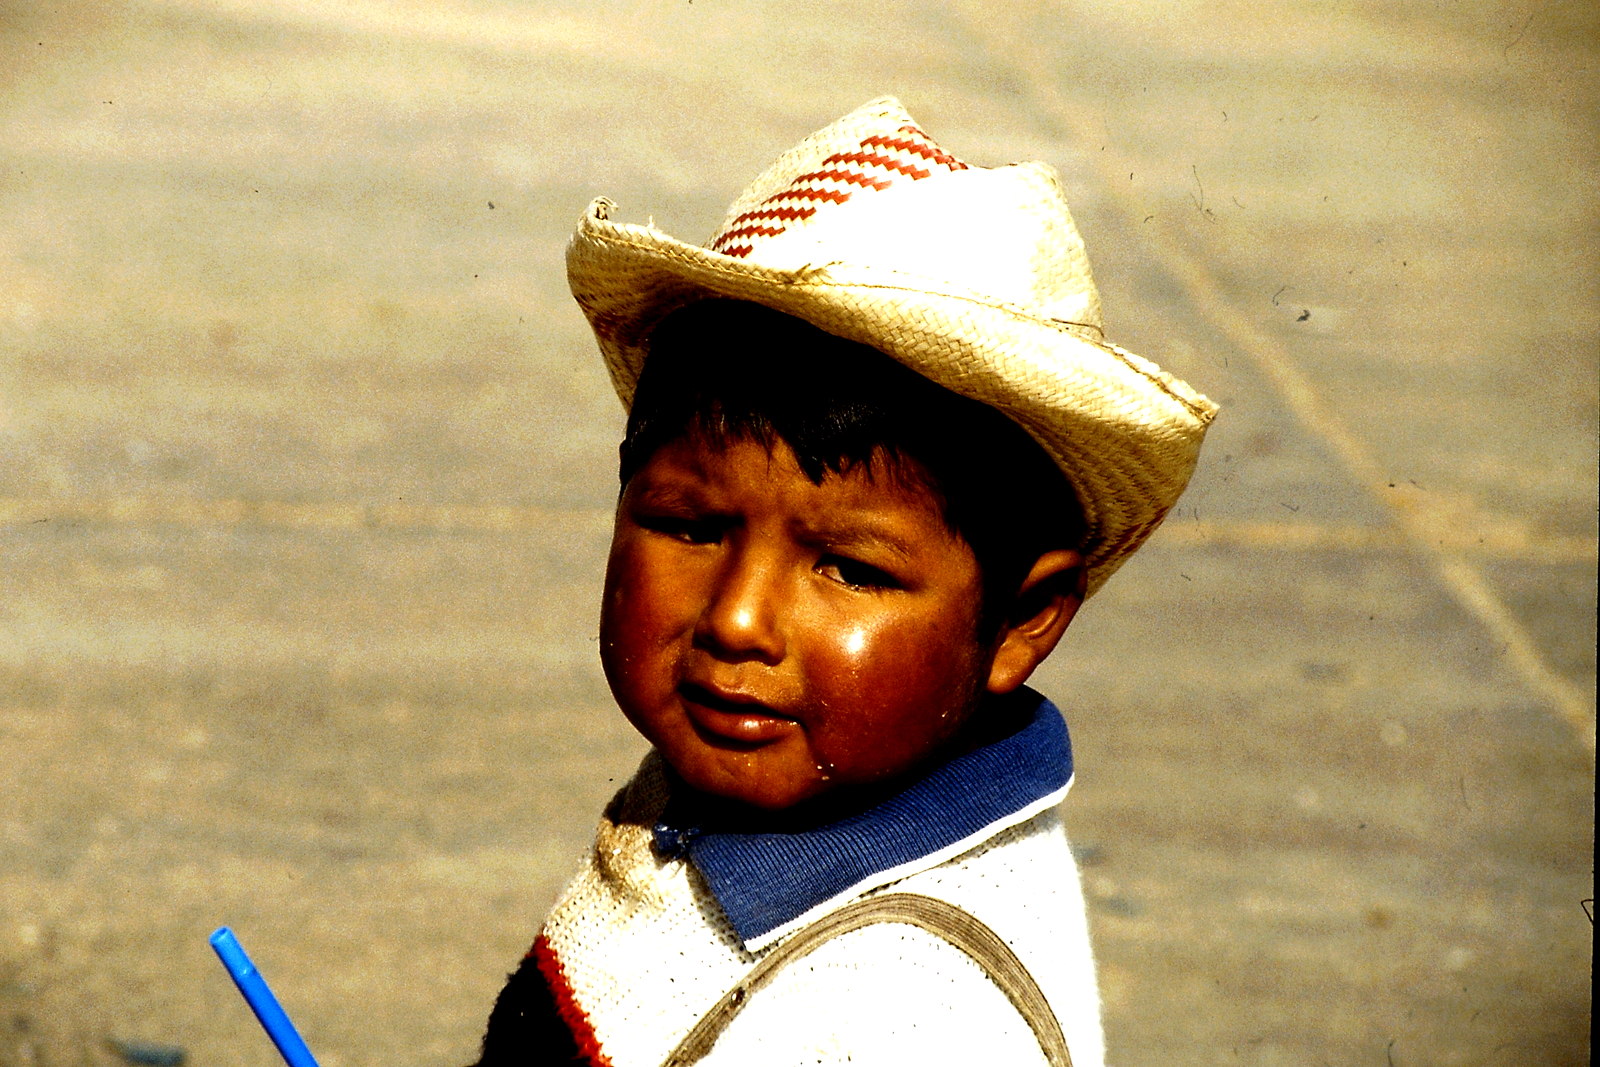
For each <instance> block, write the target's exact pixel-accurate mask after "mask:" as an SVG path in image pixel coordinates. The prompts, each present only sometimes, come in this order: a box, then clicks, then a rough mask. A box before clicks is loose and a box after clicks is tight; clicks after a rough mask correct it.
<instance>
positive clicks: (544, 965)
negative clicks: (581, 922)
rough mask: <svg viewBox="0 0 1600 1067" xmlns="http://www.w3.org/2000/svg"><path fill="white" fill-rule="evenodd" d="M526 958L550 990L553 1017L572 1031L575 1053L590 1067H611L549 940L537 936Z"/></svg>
mask: <svg viewBox="0 0 1600 1067" xmlns="http://www.w3.org/2000/svg"><path fill="white" fill-rule="evenodd" d="M528 956H529V957H530V958H531V959H532V960H533V962H534V965H535V966H536V967H538V968H539V973H540V974H541V975H543V976H544V981H545V985H547V986H549V987H550V996H551V997H552V999H554V1000H555V1002H556V1014H557V1015H559V1016H561V1021H562V1022H564V1023H566V1024H567V1029H568V1030H571V1031H572V1042H573V1044H574V1045H576V1046H577V1047H578V1052H579V1053H580V1054H581V1055H582V1056H583V1057H584V1059H585V1061H586V1062H587V1063H588V1064H589V1065H590V1067H612V1065H611V1060H610V1059H609V1058H607V1056H606V1054H605V1053H604V1052H603V1051H601V1049H600V1039H599V1038H598V1037H596V1036H595V1032H594V1025H593V1024H592V1023H590V1022H589V1016H588V1015H587V1014H586V1013H585V1012H584V1010H583V1007H582V1005H580V1004H579V1003H578V998H577V997H576V996H574V995H573V992H572V985H571V983H570V982H568V981H567V972H566V970H565V969H564V968H563V967H562V966H561V960H560V959H559V958H558V957H557V956H556V952H555V949H553V948H551V947H550V941H549V939H548V938H546V937H545V936H544V935H543V934H540V935H539V936H538V938H537V939H536V940H535V941H534V942H533V948H531V949H529V950H528Z"/></svg>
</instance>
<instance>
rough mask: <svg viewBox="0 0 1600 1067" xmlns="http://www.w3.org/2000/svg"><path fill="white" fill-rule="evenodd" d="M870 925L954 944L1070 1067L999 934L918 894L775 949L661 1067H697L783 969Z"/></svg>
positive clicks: (851, 914)
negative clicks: (914, 930) (896, 926)
mask: <svg viewBox="0 0 1600 1067" xmlns="http://www.w3.org/2000/svg"><path fill="white" fill-rule="evenodd" d="M873 923H906V924H907V925H910V926H916V927H920V928H922V929H924V930H926V931H928V932H929V933H931V934H933V935H935V936H936V937H939V938H942V939H943V940H945V941H948V942H950V944H952V945H954V946H955V947H956V948H959V949H960V950H961V951H962V952H965V953H966V954H967V955H968V956H971V957H972V959H973V960H974V961H975V962H976V963H977V964H978V966H979V967H982V968H983V970H984V973H985V974H987V975H988V976H989V978H990V979H991V980H992V981H993V982H994V984H995V985H997V986H999V987H1000V991H1001V992H1002V993H1004V994H1005V995H1006V999H1007V1000H1009V1001H1011V1003H1012V1006H1013V1007H1015V1008H1016V1009H1017V1011H1018V1012H1019V1013H1020V1014H1021V1015H1022V1018H1023V1019H1024V1020H1025V1021H1026V1022H1027V1024H1028V1026H1029V1028H1030V1029H1032V1030H1033V1036H1034V1037H1035V1038H1036V1039H1037V1040H1038V1042H1039V1047H1040V1048H1041V1049H1043V1050H1044V1056H1045V1061H1046V1062H1047V1063H1049V1064H1050V1067H1072V1056H1071V1055H1070V1054H1069V1053H1068V1052H1067V1039H1066V1035H1065V1034H1063V1033H1062V1032H1061V1024H1060V1023H1059V1022H1058V1021H1057V1020H1056V1015H1055V1012H1053V1011H1051V1010H1050V1003H1049V1001H1047V1000H1045V998H1044V993H1043V992H1042V991H1041V990H1040V989H1039V983H1037V982H1035V981H1034V980H1033V976H1032V975H1031V974H1029V973H1028V969H1027V968H1026V967H1024V966H1023V965H1022V961H1021V960H1019V959H1017V954H1016V953H1015V952H1012V951H1011V948H1010V946H1008V945H1007V944H1006V943H1005V942H1004V941H1002V940H1000V935H998V934H996V933H995V932H994V931H993V930H991V929H989V928H988V927H987V926H985V925H984V924H983V923H981V922H979V921H978V920H977V919H976V918H974V917H973V916H971V915H969V914H968V913H967V912H964V911H962V910H961V909H960V908H958V907H956V906H955V905H954V904H947V903H945V902H944V901H942V900H935V899H934V898H933V897H925V896H922V895H921V894H919V893H888V894H885V895H883V896H880V897H869V898H867V899H866V900H860V901H857V902H856V903H854V904H847V905H845V906H844V907H842V908H840V909H839V910H838V911H835V912H833V913H831V914H829V915H827V916H824V917H823V918H821V919H819V920H817V921H816V922H815V923H812V924H811V925H810V926H808V927H806V928H805V929H803V930H801V931H800V932H799V933H798V934H795V935H794V937H792V938H790V939H789V940H787V941H785V942H784V943H783V944H781V945H779V946H778V947H777V948H775V949H773V950H772V951H771V952H770V953H768V954H767V956H766V957H765V958H764V959H763V960H762V961H761V962H760V963H758V964H756V965H755V967H754V968H752V969H751V971H750V973H749V974H748V975H746V976H745V977H744V980H743V981H741V982H740V983H739V984H738V985H736V986H734V987H733V988H732V989H730V990H728V992H727V994H726V995H724V996H723V998H722V999H721V1000H720V1001H718V1002H717V1003H716V1005H715V1006H714V1007H713V1008H712V1009H711V1010H710V1011H708V1012H706V1014H705V1017H704V1018H702V1019H701V1020H700V1021H699V1022H698V1023H696V1024H695V1026H694V1029H693V1030H690V1031H689V1034H688V1036H687V1037H685V1038H684V1039H683V1041H682V1042H681V1043H680V1044H679V1045H678V1047H677V1048H676V1049H674V1050H673V1053H672V1055H670V1056H668V1057H667V1059H666V1062H665V1063H663V1064H662V1067H688V1065H689V1064H692V1063H698V1062H700V1060H701V1059H702V1058H703V1057H704V1056H706V1055H707V1054H708V1053H709V1052H710V1051H711V1047H712V1045H714V1044H716V1041H717V1038H718V1037H720V1036H721V1035H722V1031H724V1030H726V1029H727V1028H728V1024H729V1023H731V1022H733V1018H734V1016H736V1015H738V1014H739V1012H740V1011H741V1010H743V1008H744V1006H745V1003H746V1002H747V1001H748V1000H749V999H750V995H751V994H752V993H754V992H756V991H757V990H759V989H761V988H762V987H763V986H765V985H767V984H768V983H770V982H771V981H772V979H773V977H774V976H775V975H776V974H777V973H778V971H779V969H780V968H782V967H784V966H786V965H788V964H790V963H793V962H794V961H795V960H798V959H801V958H802V957H804V956H807V955H809V954H810V953H811V952H813V951H815V950H816V949H817V948H818V947H820V946H821V945H822V944H823V943H824V942H826V941H831V940H832V939H834V938H836V937H838V936H839V935H841V934H847V933H849V932H850V931H851V930H858V929H860V928H861V927H863V926H869V925H871V924H873Z"/></svg>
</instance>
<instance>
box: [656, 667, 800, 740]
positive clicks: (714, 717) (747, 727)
mask: <svg viewBox="0 0 1600 1067" xmlns="http://www.w3.org/2000/svg"><path fill="white" fill-rule="evenodd" d="M678 696H679V697H680V698H681V699H682V701H683V709H684V712H685V713H686V714H687V715H688V716H689V721H690V722H691V723H693V724H694V726H695V728H696V729H697V730H699V731H700V732H701V733H702V734H710V735H711V736H713V737H716V738H719V739H721V740H724V741H733V742H736V743H738V744H745V745H763V744H766V743H768V742H770V741H776V740H778V739H779V738H780V737H783V736H784V735H786V734H788V733H790V732H791V731H792V730H793V729H794V728H795V727H796V725H798V722H797V720H795V719H794V718H792V717H790V716H788V715H785V714H783V713H782V712H779V711H774V710H773V709H772V708H769V707H767V706H766V705H765V704H762V703H760V702H759V701H756V700H754V699H751V698H749V697H747V696H744V695H743V694H739V693H728V692H719V691H717V690H714V689H708V688H706V687H705V686H703V685H696V684H695V683H693V682H683V683H681V684H680V685H679V686H678Z"/></svg>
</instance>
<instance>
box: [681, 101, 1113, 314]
mask: <svg viewBox="0 0 1600 1067" xmlns="http://www.w3.org/2000/svg"><path fill="white" fill-rule="evenodd" d="M706 248H708V249H709V250H711V251H713V252H717V253H720V254H722V255H725V256H729V257H732V258H735V259H742V260H745V261H746V262H748V263H750V264H752V265H759V266H763V267H771V268H777V269H782V270H790V271H797V270H802V269H806V268H813V269H814V268H821V267H827V268H829V269H833V270H845V271H848V272H851V273H852V274H853V275H865V274H868V273H870V274H873V275H876V276H878V277H879V278H880V279H881V280H884V281H891V279H887V278H885V277H884V276H885V275H893V274H899V275H905V276H907V279H908V280H909V279H913V278H914V279H915V280H916V281H915V284H917V285H919V286H920V287H923V288H927V287H929V286H933V287H936V288H939V289H943V290H945V291H948V292H950V293H951V295H961V294H970V295H979V296H982V297H984V298H986V299H989V300H995V301H1000V302H1003V303H1008V304H1013V305H1016V306H1017V307H1018V308H1025V309H1027V310H1028V311H1029V312H1030V313H1032V314H1034V315H1038V316H1040V317H1043V318H1048V319H1055V320H1057V321H1061V322H1067V323H1073V324H1077V325H1080V326H1084V327H1088V328H1090V329H1091V330H1092V331H1094V333H1095V335H1097V336H1098V334H1099V333H1100V331H1101V325H1102V324H1101V317H1100V296H1099V292H1098V291H1097V290H1096V288H1095V285H1094V279H1093V276H1092V274H1091V272H1090V269H1089V257H1088V253H1087V251H1086V250H1085V249H1084V245H1083V239H1082V237H1081V236H1080V235H1079V234H1078V230H1077V227H1076V225H1075V224H1074V223H1073V221H1072V215H1071V213H1070V211H1068V209H1067V204H1066V199H1065V197H1063V195H1062V193H1061V188H1060V183H1059V182H1058V180H1057V178H1056V175H1055V171H1054V170H1052V169H1051V168H1050V167H1048V166H1046V165H1045V164H1042V163H1024V164H1015V165H1012V166H1006V167H999V168H995V169H992V170H991V169H985V168H976V167H971V166H969V165H968V164H967V163H965V162H963V161H962V160H960V159H957V158H956V157H955V156H953V155H951V154H950V153H949V152H946V151H945V150H944V149H942V148H941V147H939V145H938V144H936V143H935V142H934V141H933V139H932V138H931V137H929V136H928V135H927V134H926V133H925V132H923V130H922V129H921V128H919V127H918V126H917V125H916V123H915V122H914V121H913V120H912V119H911V116H910V115H909V114H908V113H907V112H906V111H905V109H904V108H903V107H902V106H901V105H900V103H899V102H898V101H897V100H895V99H894V98H892V97H884V98H882V99H879V100H874V101H872V102H871V103H869V104H867V105H865V106H864V107H861V108H858V109H857V110H855V111H853V112H851V113H850V114H848V115H846V116H844V117H843V118H842V119H839V120H838V121H837V122H834V123H832V124H831V125H829V126H826V127H824V128H823V129H822V130H819V131H818V132H817V133H815V134H813V135H811V136H810V137H808V138H806V139H805V140H804V141H802V142H800V144H798V145H796V146H795V147H794V148H792V149H790V150H789V151H788V152H786V153H784V154H783V155H782V156H780V157H779V158H778V159H777V160H776V161H775V162H774V163H773V164H772V165H771V166H769V167H768V168H767V169H766V171H764V172H763V173H762V174H761V176H760V177H758V178H756V180H755V181H754V182H752V183H751V184H750V185H749V187H748V188H746V189H745V191H744V192H743V193H742V194H740V196H739V198H738V199H737V200H735V201H734V203H733V205H732V206H731V207H730V208H729V210H728V213H727V216H726V217H725V218H724V220H723V223H722V225H721V226H720V227H719V228H718V229H717V231H716V233H715V234H713V235H712V237H711V239H710V240H709V241H708V242H707V244H706Z"/></svg>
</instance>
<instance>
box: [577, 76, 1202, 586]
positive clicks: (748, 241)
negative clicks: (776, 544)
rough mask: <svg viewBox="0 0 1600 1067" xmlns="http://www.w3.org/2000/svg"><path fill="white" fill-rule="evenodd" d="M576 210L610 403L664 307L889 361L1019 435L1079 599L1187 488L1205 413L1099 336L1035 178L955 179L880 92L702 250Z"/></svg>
mask: <svg viewBox="0 0 1600 1067" xmlns="http://www.w3.org/2000/svg"><path fill="white" fill-rule="evenodd" d="M612 209H613V205H612V203H611V202H610V201H608V200H605V199H600V200H596V201H595V202H594V203H593V204H591V205H590V207H589V210H588V211H587V212H586V213H585V215H584V217H583V219H582V220H581V221H580V223H579V225H578V230H577V232H576V233H575V234H574V235H573V238H572V241H571V243H570V244H569V245H568V249H567V272H568V280H569V282H570V284H571V287H572V293H573V296H574V297H575V298H576V299H577V301H578V304H579V306H580V307H581V308H582V309H583V311H584V314H585V315H587V316H588V319H589V322H590V324H591V325H592V326H593V328H594V331H595V335H596V337H597V338H598V340H599V343H600V350H601V353H602V355H603V356H604V358H605V361H606V366H607V368H608V369H609V371H610V373H611V377H612V381H613V383H614V384H615V386H616V389H617V393H618V395H619V396H620V397H621V398H622V401H623V403H624V404H625V405H626V404H629V403H631V401H632V397H633V389H634V385H635V383H636V382H637V380H638V376H639V370H640V367H641V366H642V365H643V362H644V358H645V356H646V354H647V351H648V347H647V346H648V340H649V335H650V332H651V330H652V329H654V327H655V325H656V324H657V323H659V322H660V321H661V319H662V318H663V317H665V316H666V315H667V314H668V313H670V312H672V311H674V310H676V309H678V308H680V307H683V306H685V305H687V304H691V303H694V302H696V301H698V300H704V299H707V298H711V297H723V298H729V299H736V300H748V301H751V302H753V303H757V304H763V305H765V306H767V307H770V308H773V309H774V310H777V311H781V312H784V313H786V314H790V315H793V316H795V317H797V318H800V319H803V320H805V321H807V322H810V323H812V324H813V325H815V326H817V327H819V328H821V329H823V330H826V331H827V332H829V333H832V334H835V335H837V336H840V337H843V338H846V339H848V340H852V341H858V342H861V343H863V344H866V345H870V346H871V347H873V348H876V349H878V350H879V351H881V352H884V353H886V354H888V355H889V356H892V357H893V358H895V359H897V360H899V361H900V362H902V363H904V364H905V365H906V366H908V367H910V368H911V369H912V370H915V371H916V372H918V373H919V374H922V375H924V376H925V377H927V378H929V379H931V380H933V381H935V382H937V383H938V384H940V385H942V386H944V387H945V388H947V389H950V390H952V391H954V392H957V393H960V394H962V395H964V396H968V397H971V398H973V399H975V400H978V401H981V402H983V403H985V404H989V405H992V406H993V407H996V408H998V409H1000V410H1001V411H1002V412H1004V413H1005V414H1006V415H1008V416H1010V417H1011V418H1012V419H1014V420H1015V421H1016V422H1017V423H1019V424H1020V425H1021V426H1022V427H1023V428H1024V429H1026V430H1027V431H1028V432H1029V433H1030V434H1032V435H1033V437H1034V438H1035V439H1036V440H1038V442H1039V443H1040V444H1041V445H1042V446H1043V447H1044V448H1045V450H1046V451H1047V452H1048V453H1049V454H1050V456H1051V457H1052V458H1053V459H1054V460H1055V461H1056V462H1057V463H1058V464H1059V465H1060V467H1061V468H1062V470H1063V471H1064V472H1065V473H1066V475H1067V477H1068V479H1069V480H1070V481H1071V482H1072V484H1073V486H1074V487H1075V488H1076V489H1077V492H1078V496H1079V502H1080V504H1081V505H1082V507H1083V511H1084V516H1085V518H1086V519H1087V521H1088V528H1089V539H1088V542H1087V543H1086V545H1085V546H1084V547H1085V554H1086V557H1087V566H1088V590H1089V592H1090V593H1091V594H1092V593H1094V592H1095V591H1096V590H1098V589H1099V588H1100V586H1101V585H1103V584H1104V582H1105V580H1106V579H1107V578H1108V577H1110V575H1111V574H1112V573H1113V572H1114V571H1115V570H1116V569H1117V567H1119V566H1120V565H1121V564H1122V563H1123V562H1124V561H1125V560H1126V559H1127V558H1128V556H1129V555H1130V554H1131V553H1132V552H1133V551H1134V550H1135V549H1136V548H1138V546H1139V545H1140V544H1142V543H1143V542H1144V540H1145V539H1146V538H1147V537H1149V535H1150V534H1151V533H1152V532H1153V531H1154V530H1155V528H1156V527H1157V526H1158V525H1159V524H1160V523H1161V521H1162V519H1164V518H1165V517H1166V515H1167V513H1168V512H1169V511H1170V510H1171V508H1172V506H1173V505H1174V504H1175V503H1176V502H1177V499H1178V496H1179V495H1180V494H1181V493H1182V492H1183V488H1184V486H1185V485H1187V484H1188V481H1189V476H1190V475H1191V473H1192V472H1193V470H1194V466H1195V462H1196V460H1197V459H1198V457H1199V451H1200V444H1201V440H1202V439H1203V437H1204V435H1205V431H1206V427H1207V426H1208V425H1209V424H1210V422H1211V419H1212V417H1213V416H1214V415H1215V413H1216V406H1215V405H1214V404H1212V403H1211V401H1209V400H1207V399H1206V398H1205V397H1204V396H1202V395H1200V394H1199V393H1198V392H1196V391H1195V390H1194V389H1192V388H1190V387H1189V386H1188V385H1187V384H1185V383H1184V382H1182V381H1180V380H1178V379H1177V378H1174V377H1172V376H1171V375H1169V374H1167V373H1165V372H1163V371H1162V370H1161V369H1160V368H1159V367H1157V366H1156V365H1155V364H1153V363H1151V362H1149V361H1148V360H1145V359H1142V358H1140V357H1138V356H1136V355H1133V354H1132V353H1130V352H1126V351H1124V350H1122V349H1120V348H1117V347H1116V346H1115V345H1112V344H1110V343H1108V342H1107V341H1105V339H1104V337H1103V328H1102V323H1101V317H1100V297H1099V293H1098V292H1097V290H1096V289H1095V285H1094V279H1093V277H1092V275H1091V273H1090V269H1089V260H1088V256H1087V254H1086V253H1085V251H1084V247H1083V240H1082V238H1081V237H1080V236H1079V234H1078V230H1077V227H1076V226H1075V225H1074V223H1073V221H1072V216H1071V213H1070V212H1069V211H1068V209H1067V204H1066V201H1065V198H1064V197H1063V196H1062V193H1061V188H1060V184H1059V182H1058V180H1057V178H1056V175H1055V172H1054V171H1053V170H1052V169H1051V168H1050V167H1048V166H1046V165H1045V164H1042V163H1019V164H1014V165H1011V166H1005V167H997V168H993V169H986V168H978V167H969V166H968V165H967V164H965V163H962V162H961V161H960V160H958V159H955V158H954V157H953V156H950V155H949V154H948V153H946V152H945V151H943V150H942V149H940V148H939V147H938V146H937V145H935V144H934V143H933V142H932V141H931V140H930V139H929V138H928V136H927V134H925V133H923V132H922V130H921V129H919V128H918V127H917V126H916V124H915V123H914V122H913V121H912V120H911V117H910V116H909V115H908V114H907V113H906V112H905V110H904V109H903V108H902V107H901V106H900V104H899V103H898V101H895V100H893V99H891V98H884V99H880V100H875V101H873V102H871V103H869V104H867V105H866V106H864V107H862V108H859V109H857V110H856V111H854V112H851V113H850V114H849V115H846V116H845V117H844V118H842V119H840V120H839V121H838V122H835V123H833V124H832V125H830V126H828V127H826V128H825V129H823V130H821V131H819V132H818V133H816V134H814V135H812V136H811V137H809V138H807V139H806V140H805V141H803V142H801V143H800V144H799V145H797V146H796V147H795V148H793V149H791V150H790V151H789V152H786V153H785V154H784V155H783V156H781V157H780V158H779V159H778V160H777V161H776V162H775V163H773V164H772V166H771V167H769V168H768V169H767V171H766V172H764V173H763V174H762V175H761V176H760V177H759V178H757V179H756V180H755V182H753V183H752V184H751V185H750V187H749V188H748V189H747V190H746V191H745V192H744V193H743V194H742V195H741V196H740V197H739V198H738V199H737V200H736V201H735V202H734V204H733V206H732V207H731V208H730V209H729V212H728V216H727V218H726V219H725V220H724V222H723V224H722V226H721V227H719V228H718V230H717V232H716V233H715V234H713V235H712V238H711V240H710V241H709V242H707V245H706V246H705V247H699V246H695V245H691V244H687V243H685V242H682V241H679V240H677V239H675V238H672V237H669V236H668V235H666V234H664V233H662V232H660V231H659V230H656V229H654V228H653V227H648V226H637V225H629V224H624V223H617V222H613V221H612V220H611V218H610V215H611V211H612Z"/></svg>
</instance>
